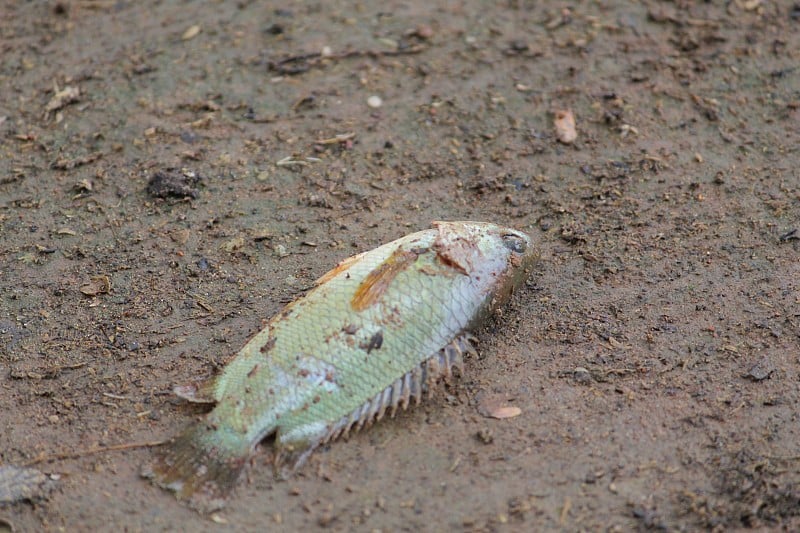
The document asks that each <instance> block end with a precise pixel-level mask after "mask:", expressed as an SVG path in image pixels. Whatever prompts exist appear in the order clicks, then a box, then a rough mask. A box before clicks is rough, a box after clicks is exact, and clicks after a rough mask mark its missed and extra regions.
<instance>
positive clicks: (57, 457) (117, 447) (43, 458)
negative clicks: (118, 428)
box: [22, 440, 169, 467]
mask: <svg viewBox="0 0 800 533" xmlns="http://www.w3.org/2000/svg"><path fill="white" fill-rule="evenodd" d="M167 442H169V440H159V441H151V442H129V443H127V444H113V445H111V446H100V447H97V448H89V449H86V450H76V451H72V452H62V453H56V454H53V455H40V456H39V457H37V458H36V459H31V460H30V461H28V462H27V463H23V465H22V466H25V467H28V466H33V465H35V464H39V463H45V462H48V463H49V462H50V461H61V460H64V459H77V458H79V457H86V456H87V455H95V454H98V453H107V452H118V451H121V450H130V449H133V448H153V447H155V446H161V445H162V444H166V443H167Z"/></svg>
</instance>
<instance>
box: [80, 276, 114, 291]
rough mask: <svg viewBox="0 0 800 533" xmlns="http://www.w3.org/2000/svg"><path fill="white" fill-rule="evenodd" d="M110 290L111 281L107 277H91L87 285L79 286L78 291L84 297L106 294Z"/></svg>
mask: <svg viewBox="0 0 800 533" xmlns="http://www.w3.org/2000/svg"><path fill="white" fill-rule="evenodd" d="M110 290H111V280H110V279H108V276H92V278H91V279H90V280H89V282H88V283H85V284H83V285H81V288H80V291H81V292H82V293H83V294H85V295H86V296H97V295H98V294H108V292H109V291H110Z"/></svg>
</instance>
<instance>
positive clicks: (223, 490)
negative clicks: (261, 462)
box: [142, 422, 251, 513]
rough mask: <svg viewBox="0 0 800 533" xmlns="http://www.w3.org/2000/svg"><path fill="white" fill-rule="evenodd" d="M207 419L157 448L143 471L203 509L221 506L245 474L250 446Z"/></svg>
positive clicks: (163, 486) (154, 481) (214, 508)
mask: <svg viewBox="0 0 800 533" xmlns="http://www.w3.org/2000/svg"><path fill="white" fill-rule="evenodd" d="M232 436H233V435H232V434H231V433H230V432H229V431H227V430H226V429H219V428H214V427H212V426H211V425H210V424H208V423H204V422H201V423H198V424H195V425H192V426H190V427H188V428H187V429H186V430H185V431H184V432H183V433H181V434H180V435H179V436H177V437H176V438H175V439H173V440H172V441H171V442H169V443H168V444H166V445H165V447H164V448H162V449H161V450H159V451H158V452H157V455H156V458H155V460H154V461H153V462H152V463H150V464H149V465H147V466H145V467H144V468H143V469H142V475H143V476H144V477H146V478H149V479H151V480H152V481H153V483H155V484H156V485H158V486H160V487H162V488H164V489H167V490H171V491H173V492H174V493H175V495H176V496H177V498H178V499H179V500H186V501H188V503H189V505H191V506H192V507H193V508H195V509H197V510H198V511H200V512H205V513H209V512H212V511H215V510H218V509H220V508H222V507H223V506H224V505H225V500H226V498H227V496H228V495H229V494H230V492H231V491H232V490H233V488H234V487H235V486H236V485H237V483H238V482H239V479H240V478H241V477H242V474H243V472H244V469H245V466H246V465H247V463H248V459H249V458H250V455H251V447H250V446H249V443H247V442H241V439H235V438H226V437H232Z"/></svg>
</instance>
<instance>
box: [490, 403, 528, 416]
mask: <svg viewBox="0 0 800 533" xmlns="http://www.w3.org/2000/svg"><path fill="white" fill-rule="evenodd" d="M521 414H522V409H520V408H519V407H517V406H515V405H504V406H502V407H497V408H495V409H494V410H493V411H491V412H490V413H489V416H491V417H492V418H497V419H500V420H502V419H504V418H514V417H515V416H519V415H521Z"/></svg>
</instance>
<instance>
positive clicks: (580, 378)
mask: <svg viewBox="0 0 800 533" xmlns="http://www.w3.org/2000/svg"><path fill="white" fill-rule="evenodd" d="M572 377H573V378H575V381H577V382H578V383H580V384H582V385H585V384H587V383H589V382H590V381H592V374H591V373H589V371H588V370H586V369H585V368H583V367H582V366H579V367H578V368H576V369H575V370H573V371H572Z"/></svg>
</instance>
